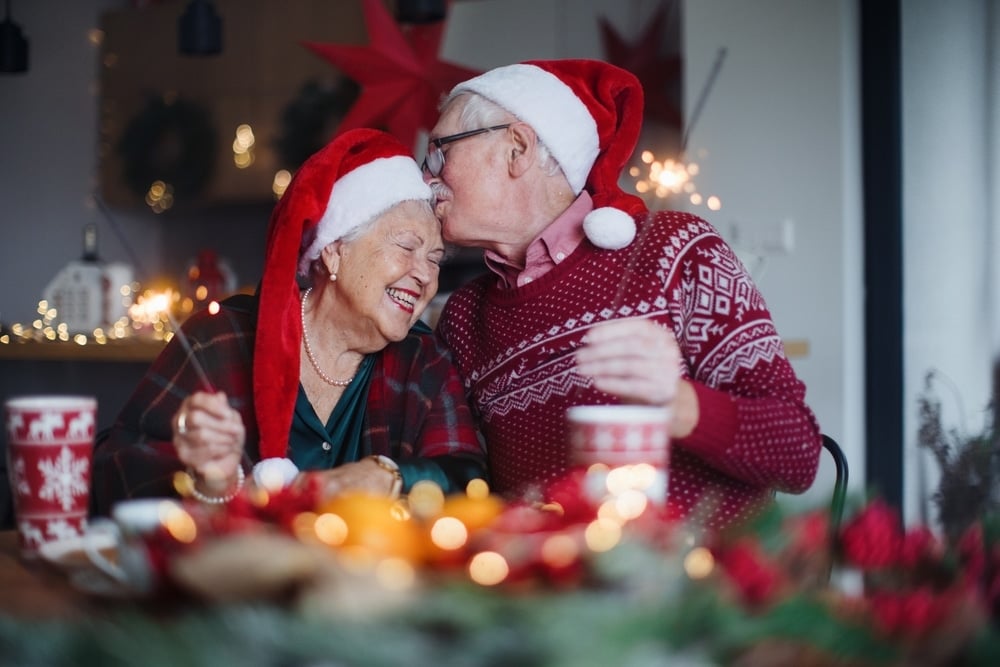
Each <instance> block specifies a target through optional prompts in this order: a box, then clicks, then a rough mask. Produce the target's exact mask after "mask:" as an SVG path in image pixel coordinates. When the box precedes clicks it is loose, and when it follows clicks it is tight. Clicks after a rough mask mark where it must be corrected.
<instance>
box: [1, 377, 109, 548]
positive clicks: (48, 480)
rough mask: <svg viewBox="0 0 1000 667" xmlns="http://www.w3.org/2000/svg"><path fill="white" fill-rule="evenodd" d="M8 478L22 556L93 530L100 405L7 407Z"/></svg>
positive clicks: (67, 400)
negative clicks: (89, 512) (92, 491)
mask: <svg viewBox="0 0 1000 667" xmlns="http://www.w3.org/2000/svg"><path fill="white" fill-rule="evenodd" d="M4 408H5V410H4V412H5V415H6V417H5V425H6V432H7V472H8V475H9V476H10V488H11V494H12V495H13V497H14V517H15V520H16V521H17V529H18V541H19V545H20V548H21V555H22V556H23V557H25V558H34V557H36V556H37V555H38V549H39V547H41V545H42V544H44V543H46V542H53V541H56V540H62V539H67V538H72V537H77V536H80V535H82V534H83V533H84V531H85V530H86V527H87V509H88V505H89V502H90V468H91V461H92V458H93V451H94V431H95V427H94V421H95V417H96V416H97V399H95V398H93V397H90V396H18V397H15V398H10V399H8V400H7V402H6V403H5V404H4Z"/></svg>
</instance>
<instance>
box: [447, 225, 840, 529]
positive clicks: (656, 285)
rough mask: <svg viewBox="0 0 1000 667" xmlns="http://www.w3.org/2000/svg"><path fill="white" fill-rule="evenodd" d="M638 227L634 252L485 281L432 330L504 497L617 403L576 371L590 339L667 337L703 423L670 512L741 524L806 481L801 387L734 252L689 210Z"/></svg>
mask: <svg viewBox="0 0 1000 667" xmlns="http://www.w3.org/2000/svg"><path fill="white" fill-rule="evenodd" d="M649 219H650V220H651V223H652V224H646V223H645V222H644V221H643V220H642V219H639V220H637V224H638V226H639V232H638V234H637V238H636V241H634V242H633V243H632V245H630V246H628V247H626V248H625V249H622V250H601V249H597V248H595V247H594V246H593V245H591V244H590V243H589V242H588V241H584V242H583V243H581V244H580V246H579V247H578V248H577V250H576V251H575V252H574V253H573V254H572V255H570V256H569V257H567V258H566V259H565V260H564V261H563V262H561V263H560V264H558V265H557V266H556V267H555V268H553V269H552V270H551V271H549V272H548V273H546V274H545V275H544V276H542V277H541V278H539V279H537V280H535V281H533V282H531V283H528V284H526V285H524V286H522V287H518V288H515V289H501V288H499V287H498V286H497V280H496V277H495V276H492V275H486V276H482V277H480V278H479V279H477V280H474V281H473V282H471V283H469V284H468V285H466V286H464V287H463V288H461V289H460V290H459V291H457V292H456V293H455V294H454V295H453V296H452V297H451V298H450V299H449V300H448V303H447V305H446V307H445V309H444V312H443V313H442V316H441V319H440V322H439V325H438V332H439V334H440V336H441V337H442V338H443V340H444V341H445V343H446V344H447V345H448V347H449V348H450V349H451V350H452V353H453V355H454V357H455V362H456V364H457V366H458V369H459V373H460V375H461V377H462V380H463V382H464V383H465V388H466V391H467V392H468V394H469V397H470V402H471V403H472V405H473V409H474V411H475V412H476V414H477V417H478V420H479V424H480V427H481V429H482V431H483V434H484V436H485V438H486V443H487V448H488V453H489V463H490V474H491V478H492V483H493V487H494V489H495V490H497V491H498V492H500V493H504V494H505V495H508V496H511V495H515V494H520V493H526V492H531V491H532V490H533V488H534V487H535V485H538V484H539V483H545V482H548V481H551V480H553V479H555V478H557V477H558V476H559V475H560V474H561V473H563V472H564V471H565V470H566V467H567V455H568V453H567V428H566V420H565V412H566V408H567V407H569V406H571V405H582V404H599V403H614V402H616V400H615V399H614V398H613V397H611V396H609V395H607V394H604V393H602V392H600V391H597V390H595V389H594V388H593V387H592V386H590V383H589V382H588V381H587V380H586V378H583V377H581V376H580V375H577V374H576V373H575V372H574V370H573V355H572V352H573V350H574V349H576V348H577V347H579V345H580V338H581V337H582V336H583V335H584V334H586V333H587V331H588V329H589V328H590V327H591V326H593V325H595V324H597V323H600V322H604V321H607V320H612V319H618V318H623V317H646V318H649V319H651V320H653V321H655V322H658V323H660V324H662V326H665V327H669V328H670V329H671V330H672V331H673V333H674V335H675V336H676V338H677V341H678V343H679V345H680V349H681V353H682V355H683V358H684V361H685V367H684V368H683V370H682V372H683V373H684V374H685V376H686V377H688V378H689V379H690V380H692V381H693V384H694V387H695V391H696V393H697V395H698V400H699V403H700V414H701V417H700V420H699V423H698V425H697V427H696V428H695V430H694V432H692V433H691V434H690V435H689V436H688V437H687V438H684V439H683V440H676V441H674V443H672V452H671V461H670V479H669V488H668V508H669V510H670V511H671V513H673V514H675V515H677V516H685V517H686V516H689V515H690V514H691V513H692V512H695V511H696V507H697V508H698V509H697V516H698V518H699V519H700V520H702V521H705V522H706V523H707V524H708V525H712V526H721V525H725V524H728V523H731V522H734V521H739V520H742V519H743V518H745V517H746V516H748V514H749V513H750V511H751V510H753V509H754V508H756V507H758V506H759V505H760V504H761V503H762V502H765V501H766V500H768V499H770V498H771V494H772V491H773V490H780V491H784V492H790V493H801V492H802V491H804V490H805V489H807V488H808V487H809V485H810V484H812V481H813V479H814V477H815V475H816V470H817V467H818V464H819V455H820V450H821V447H822V443H821V440H820V434H819V426H818V424H817V423H816V420H815V417H814V416H813V413H812V411H811V410H810V409H809V408H808V407H807V406H806V404H805V386H804V385H803V383H802V382H801V381H800V380H798V378H797V377H796V376H795V373H794V371H793V370H792V367H791V365H790V364H789V362H788V359H787V358H786V357H785V355H784V349H783V347H782V342H781V339H780V338H779V336H778V333H777V331H776V330H775V328H774V324H773V323H772V321H771V317H770V314H769V312H768V310H767V306H766V305H765V303H764V299H763V298H762V297H761V295H760V293H759V292H758V291H757V288H756V287H755V286H754V284H753V281H752V280H751V278H750V276H749V275H748V274H747V272H746V270H745V269H744V267H743V266H742V264H741V263H740V262H739V260H738V259H737V258H736V256H735V254H734V253H733V251H732V249H731V248H730V247H729V246H728V245H727V244H726V243H725V241H723V239H722V238H721V237H720V236H719V235H718V233H717V232H716V231H715V229H713V228H712V226H711V225H709V224H708V223H707V222H705V221H704V220H701V219H700V218H697V217H695V216H692V215H690V214H687V213H682V212H675V211H669V212H668V211H661V212H657V213H653V214H650V218H649Z"/></svg>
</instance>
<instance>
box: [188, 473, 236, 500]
mask: <svg viewBox="0 0 1000 667" xmlns="http://www.w3.org/2000/svg"><path fill="white" fill-rule="evenodd" d="M188 475H190V476H191V495H192V496H193V497H194V498H195V500H198V501H200V502H203V503H205V504H207V505H225V504H226V503H228V502H229V501H230V500H232V499H233V498H235V497H236V495H237V494H238V493H239V492H240V490H242V489H243V484H244V483H246V481H247V476H246V473H245V472H243V466H236V486H235V488H233V490H232V491H230V492H229V493H227V494H226V495H224V496H206V495H205V494H204V493H202V492H201V491H199V490H198V487H197V486H196V485H195V481H194V480H195V479H197V478H196V477H195V472H194V471H193V470H191V469H190V468H189V469H188Z"/></svg>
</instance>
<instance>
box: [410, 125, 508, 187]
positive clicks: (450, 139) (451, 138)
mask: <svg viewBox="0 0 1000 667" xmlns="http://www.w3.org/2000/svg"><path fill="white" fill-rule="evenodd" d="M511 125H513V123H504V124H503V125H491V126H490V127H480V128H478V129H475V130H466V131H465V132H458V133H456V134H449V135H447V136H445V137H438V138H437V139H431V140H430V141H428V142H427V143H428V144H430V145H431V146H433V147H434V150H435V151H436V152H437V155H438V159H439V160H441V166H440V167H439V168H438V169H437V173H436V174H435V173H434V171H432V170H431V168H430V165H428V164H427V159H428V158H429V157H430V155H431V153H430V151H428V152H427V156H425V157H424V161H423V164H421V165H420V169H421V171H426V172H427V173H428V174H430V175H431V176H433V177H434V178H437V177H438V176H440V175H441V172H442V171H444V162H445V160H444V151H443V150H441V147H442V146H445V145H446V144H451V143H454V142H456V141H459V140H461V139H468V138H469V137H475V136H478V135H480V134H486V133H487V132H493V131H494V130H506V129H507V128H508V127H510V126H511Z"/></svg>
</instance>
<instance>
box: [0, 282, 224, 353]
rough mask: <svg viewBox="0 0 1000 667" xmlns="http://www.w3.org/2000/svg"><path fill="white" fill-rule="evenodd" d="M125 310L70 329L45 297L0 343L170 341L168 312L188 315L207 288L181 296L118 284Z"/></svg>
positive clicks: (213, 306)
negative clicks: (99, 324) (31, 317)
mask: <svg viewBox="0 0 1000 667" xmlns="http://www.w3.org/2000/svg"><path fill="white" fill-rule="evenodd" d="M118 291H119V294H120V297H121V299H122V305H123V306H124V307H125V309H126V314H125V315H123V316H122V317H120V318H118V319H117V320H115V321H114V322H110V323H108V324H107V325H105V326H102V327H96V328H95V329H93V330H92V331H87V332H82V331H72V330H71V329H70V327H69V325H68V324H67V323H66V322H62V321H60V319H59V311H58V309H57V308H55V307H54V306H53V305H52V304H50V303H49V302H48V301H47V300H45V299H42V300H40V301H39V302H38V308H37V314H38V317H37V318H36V319H35V320H34V321H32V322H31V323H28V324H25V323H20V322H16V323H14V324H11V325H10V327H9V328H8V330H6V331H3V332H0V345H11V344H17V343H23V342H29V341H30V342H37V343H45V342H52V343H75V344H77V345H81V346H83V345H107V344H108V343H111V342H114V341H121V340H152V341H163V342H166V341H169V340H170V339H171V338H172V337H173V329H172V327H171V324H170V317H171V314H178V315H180V316H182V317H184V316H187V315H190V314H191V312H193V310H194V309H195V307H196V304H198V303H199V302H201V303H202V305H206V304H204V301H205V299H206V297H207V288H206V287H205V286H204V285H199V286H198V288H197V289H196V290H195V294H194V297H190V296H184V295H182V294H181V293H180V292H179V291H178V290H175V289H173V288H166V289H146V290H141V288H140V286H139V284H138V283H131V284H128V285H122V286H121V287H120V288H119V290H118ZM207 308H208V310H209V312H210V313H215V312H218V309H219V304H218V302H217V301H209V302H208V303H207Z"/></svg>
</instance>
